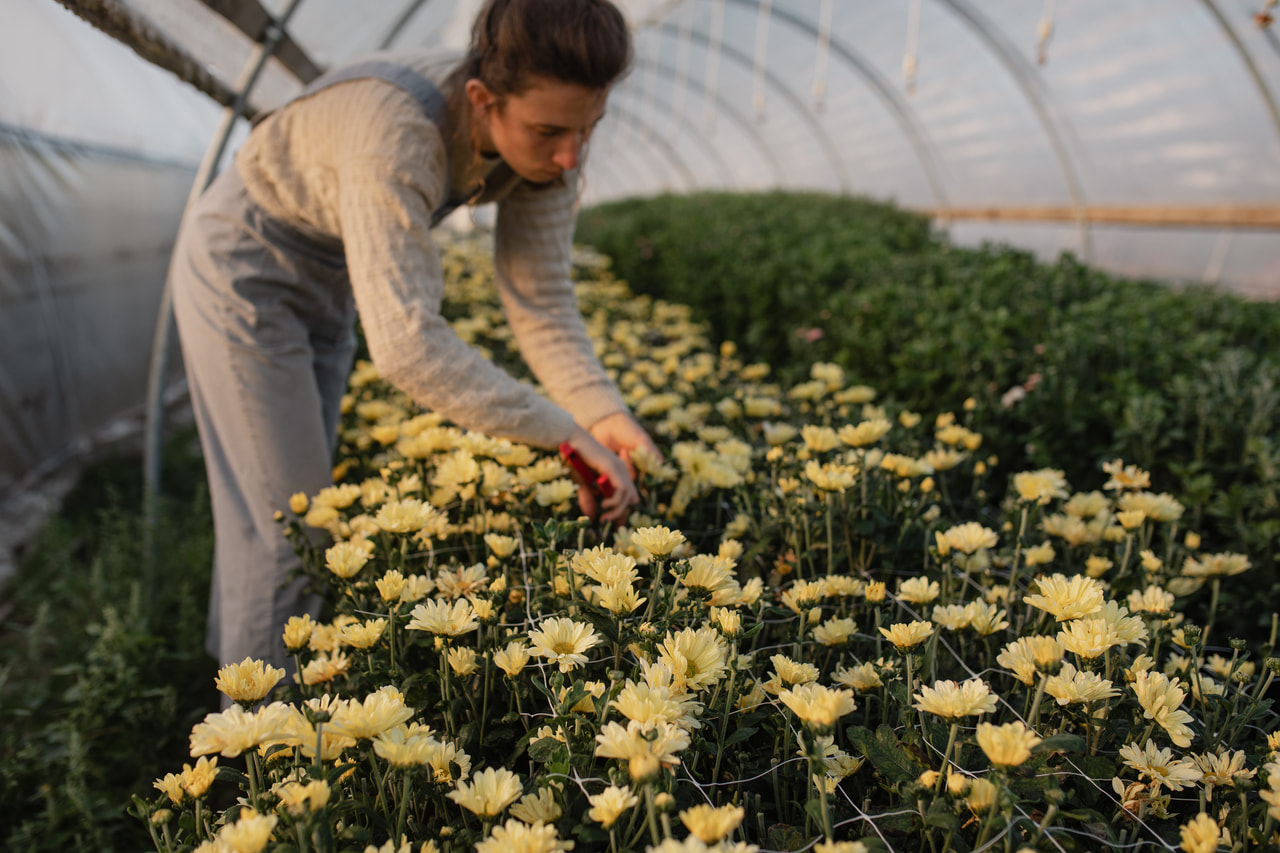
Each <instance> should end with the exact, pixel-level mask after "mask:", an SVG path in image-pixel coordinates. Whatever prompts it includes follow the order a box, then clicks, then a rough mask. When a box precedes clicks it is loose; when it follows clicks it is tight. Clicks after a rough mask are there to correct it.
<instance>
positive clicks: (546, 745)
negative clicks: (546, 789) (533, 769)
mask: <svg viewBox="0 0 1280 853" xmlns="http://www.w3.org/2000/svg"><path fill="white" fill-rule="evenodd" d="M564 756H565V746H564V744H563V743H561V742H560V741H558V740H556V739H555V738H553V737H544V738H540V739H539V740H535V741H534V742H533V743H531V744H529V758H531V759H532V760H534V761H536V762H538V763H539V764H550V763H551V762H552V761H555V760H556V759H557V758H563V757H564Z"/></svg>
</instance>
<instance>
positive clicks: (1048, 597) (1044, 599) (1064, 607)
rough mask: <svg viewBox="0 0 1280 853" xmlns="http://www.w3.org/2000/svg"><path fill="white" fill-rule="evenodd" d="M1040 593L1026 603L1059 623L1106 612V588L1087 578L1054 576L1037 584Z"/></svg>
mask: <svg viewBox="0 0 1280 853" xmlns="http://www.w3.org/2000/svg"><path fill="white" fill-rule="evenodd" d="M1036 587H1037V589H1038V592H1037V593H1036V594H1035V595H1028V596H1027V597H1026V598H1025V599H1024V601H1026V603H1027V604H1030V605H1031V606H1032V607H1038V608H1040V609H1041V610H1044V611H1046V612H1048V613H1050V614H1052V615H1053V617H1054V618H1055V619H1057V620H1058V621H1059V622H1065V621H1067V620H1069V619H1079V618H1080V617H1082V616H1089V615H1091V614H1093V613H1097V612H1098V611H1099V610H1101V609H1102V603H1103V592H1102V584H1100V583H1098V582H1097V581H1096V580H1094V579H1093V578H1090V577H1086V576H1084V575H1073V576H1071V577H1067V576H1066V575H1053V576H1051V577H1047V578H1039V579H1038V580H1037V581H1036Z"/></svg>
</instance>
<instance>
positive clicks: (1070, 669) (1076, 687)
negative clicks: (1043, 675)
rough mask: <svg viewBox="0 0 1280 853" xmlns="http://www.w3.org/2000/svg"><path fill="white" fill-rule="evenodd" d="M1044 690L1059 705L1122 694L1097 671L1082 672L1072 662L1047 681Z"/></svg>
mask: <svg viewBox="0 0 1280 853" xmlns="http://www.w3.org/2000/svg"><path fill="white" fill-rule="evenodd" d="M1044 692H1045V693H1047V694H1049V695H1050V696H1052V697H1053V698H1054V699H1056V700H1057V702H1058V704H1059V705H1070V704H1072V703H1081V704H1088V703H1090V702H1099V701H1102V700H1103V699H1109V698H1111V697H1112V696H1119V695H1120V691H1119V690H1116V689H1114V688H1113V687H1112V686H1111V682H1110V681H1107V680H1106V679H1104V678H1103V677H1102V676H1100V675H1098V674H1097V673H1096V672H1081V671H1079V670H1077V669H1076V668H1075V665H1073V664H1070V663H1064V664H1063V665H1062V669H1061V670H1059V671H1058V674H1057V675H1053V676H1050V677H1049V678H1048V680H1046V681H1045V685H1044Z"/></svg>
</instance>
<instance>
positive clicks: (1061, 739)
mask: <svg viewBox="0 0 1280 853" xmlns="http://www.w3.org/2000/svg"><path fill="white" fill-rule="evenodd" d="M1084 748H1085V743H1084V738H1083V737H1081V736H1080V735H1073V734H1070V733H1067V732H1061V733H1059V734H1056V735H1050V736H1049V737H1047V738H1045V739H1044V740H1042V741H1040V744H1039V746H1037V747H1036V748H1035V749H1034V750H1033V751H1034V752H1084Z"/></svg>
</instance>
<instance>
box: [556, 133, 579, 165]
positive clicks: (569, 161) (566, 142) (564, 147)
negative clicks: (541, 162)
mask: <svg viewBox="0 0 1280 853" xmlns="http://www.w3.org/2000/svg"><path fill="white" fill-rule="evenodd" d="M582 143H583V134H581V133H574V134H570V135H568V136H566V137H565V138H564V139H563V140H562V141H561V142H560V144H559V145H557V146H556V153H555V154H554V155H553V156H552V160H553V161H554V162H555V164H556V165H557V166H559V167H560V168H561V169H564V170H566V171H568V170H569V169H576V168H578V155H579V154H580V153H581V151H582Z"/></svg>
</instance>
